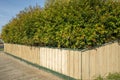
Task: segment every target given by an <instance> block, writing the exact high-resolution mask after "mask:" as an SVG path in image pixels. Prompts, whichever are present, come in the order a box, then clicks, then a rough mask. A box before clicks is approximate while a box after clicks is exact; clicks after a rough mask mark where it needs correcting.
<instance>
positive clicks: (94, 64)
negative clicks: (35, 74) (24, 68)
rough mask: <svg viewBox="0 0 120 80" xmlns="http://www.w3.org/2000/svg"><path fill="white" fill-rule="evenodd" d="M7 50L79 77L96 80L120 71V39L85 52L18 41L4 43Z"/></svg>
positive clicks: (68, 74) (33, 61)
mask: <svg viewBox="0 0 120 80" xmlns="http://www.w3.org/2000/svg"><path fill="white" fill-rule="evenodd" d="M4 51H5V52H7V53H10V54H12V55H15V56H17V57H20V58H22V59H25V60H27V61H30V62H32V63H35V64H39V65H40V66H43V67H46V68H48V69H51V70H54V71H56V72H58V73H62V74H64V75H67V76H70V77H73V78H76V79H83V80H88V79H89V80H92V79H94V78H95V77H98V76H99V75H101V76H103V77H104V76H106V75H107V74H108V73H109V72H111V73H114V72H120V45H119V44H118V42H114V43H111V44H107V45H104V46H101V47H98V48H95V49H92V50H87V51H84V52H83V51H77V50H66V49H57V48H56V49H54V48H45V47H34V46H25V45H17V44H4Z"/></svg>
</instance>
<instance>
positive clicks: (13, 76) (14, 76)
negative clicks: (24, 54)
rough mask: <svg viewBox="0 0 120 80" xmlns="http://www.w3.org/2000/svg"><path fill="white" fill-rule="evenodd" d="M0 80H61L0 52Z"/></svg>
mask: <svg viewBox="0 0 120 80" xmlns="http://www.w3.org/2000/svg"><path fill="white" fill-rule="evenodd" d="M0 80H63V79H61V78H59V77H57V76H55V75H53V74H51V73H47V72H45V71H43V70H39V69H37V68H34V67H32V66H30V65H28V64H26V63H24V62H21V61H19V60H17V59H14V58H13V57H11V56H8V55H6V54H4V53H3V52H0Z"/></svg>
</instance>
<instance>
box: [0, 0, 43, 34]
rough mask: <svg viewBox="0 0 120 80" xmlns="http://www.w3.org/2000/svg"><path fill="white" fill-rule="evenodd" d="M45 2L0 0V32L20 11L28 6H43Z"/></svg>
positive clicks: (41, 0) (38, 0)
mask: <svg viewBox="0 0 120 80" xmlns="http://www.w3.org/2000/svg"><path fill="white" fill-rule="evenodd" d="M44 3H45V0H0V32H1V29H2V26H4V25H5V24H7V23H8V22H9V21H10V20H11V19H12V18H13V17H15V16H16V14H18V13H19V12H20V11H21V10H24V8H26V7H29V6H35V5H36V4H37V5H40V6H41V7H43V6H44Z"/></svg>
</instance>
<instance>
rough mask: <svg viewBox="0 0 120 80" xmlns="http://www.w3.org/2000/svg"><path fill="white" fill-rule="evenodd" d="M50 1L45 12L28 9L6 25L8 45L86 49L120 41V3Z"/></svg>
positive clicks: (35, 8)
mask: <svg viewBox="0 0 120 80" xmlns="http://www.w3.org/2000/svg"><path fill="white" fill-rule="evenodd" d="M49 1H50V2H49ZM49 1H48V2H46V6H45V7H44V8H40V7H39V6H36V7H29V8H26V9H24V10H23V11H21V12H20V13H19V14H17V15H16V17H15V18H13V19H12V20H11V21H10V22H9V23H8V24H6V25H5V26H4V27H3V29H2V39H3V40H4V42H6V43H14V44H24V45H34V46H50V47H59V48H72V49H84V48H91V47H94V46H99V45H102V44H104V43H107V42H110V41H113V40H116V39H119V38H120V2H113V1H104V0H103V1H101V0H89V1H88V0H69V1H67V2H62V1H61V0H55V1H56V2H54V0H49ZM48 3H49V5H48Z"/></svg>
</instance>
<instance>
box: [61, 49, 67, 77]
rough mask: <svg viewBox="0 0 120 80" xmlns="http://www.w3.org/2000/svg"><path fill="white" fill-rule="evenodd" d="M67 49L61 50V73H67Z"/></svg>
mask: <svg viewBox="0 0 120 80" xmlns="http://www.w3.org/2000/svg"><path fill="white" fill-rule="evenodd" d="M68 52H69V51H68V50H62V52H61V53H62V67H61V69H62V74H65V75H67V53H68Z"/></svg>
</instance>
